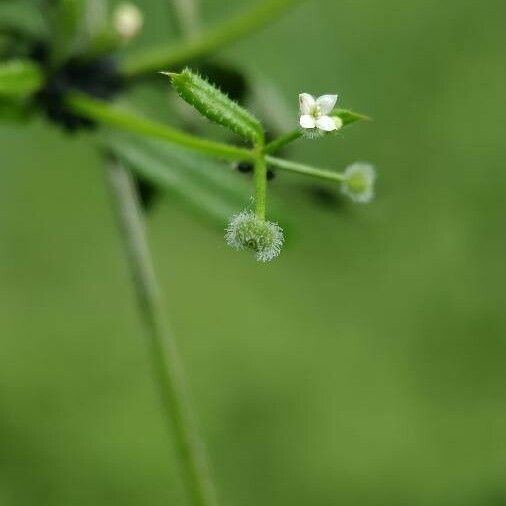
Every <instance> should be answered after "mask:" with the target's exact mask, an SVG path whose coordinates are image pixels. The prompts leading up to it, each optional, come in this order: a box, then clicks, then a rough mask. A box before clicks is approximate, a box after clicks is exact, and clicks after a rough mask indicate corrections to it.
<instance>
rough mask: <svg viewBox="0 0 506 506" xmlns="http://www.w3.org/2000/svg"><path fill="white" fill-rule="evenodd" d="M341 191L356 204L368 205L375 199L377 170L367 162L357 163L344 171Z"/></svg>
mask: <svg viewBox="0 0 506 506" xmlns="http://www.w3.org/2000/svg"><path fill="white" fill-rule="evenodd" d="M343 175H344V180H343V182H342V184H341V191H342V193H344V194H345V195H346V196H348V197H349V198H350V199H351V200H353V201H354V202H358V203H360V204H367V203H368V202H371V200H372V199H373V198H374V183H375V181H376V169H375V167H374V165H371V164H370V163H367V162H355V163H353V164H351V165H350V166H348V167H347V168H346V170H345V171H344V174H343Z"/></svg>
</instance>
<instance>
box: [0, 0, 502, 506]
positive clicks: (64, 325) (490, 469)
mask: <svg viewBox="0 0 506 506" xmlns="http://www.w3.org/2000/svg"><path fill="white" fill-rule="evenodd" d="M139 3H140V4H142V5H143V7H144V9H145V14H146V28H145V32H144V34H143V35H142V37H141V39H140V40H139V41H138V45H139V46H142V45H144V46H148V45H149V44H150V43H152V42H154V41H156V40H159V39H161V38H162V37H168V36H169V35H170V28H169V25H170V22H169V20H168V15H167V13H168V9H167V5H166V3H165V2H163V1H162V0H149V1H148V0H146V1H144V2H142V3H141V2H139ZM252 3H253V1H252V0H244V1H243V0H241V1H237V0H236V1H235V2H233V5H232V3H231V2H224V1H218V0H203V1H202V13H203V16H204V19H205V20H206V22H207V23H212V22H217V21H219V20H221V19H224V18H225V17H226V16H228V15H229V14H230V12H231V11H232V10H235V9H236V8H240V7H241V5H242V4H244V5H247V4H249V5H251V4H252ZM505 18H506V3H505V2H504V1H503V0H485V1H483V2H479V3H478V2H475V1H472V0H449V1H445V2H442V1H441V0H409V1H405V0H384V1H382V2H378V1H377V0H339V1H338V0H313V1H307V2H306V3H305V4H303V5H302V6H301V7H300V8H297V9H296V10H294V11H292V12H291V13H290V14H289V15H288V16H286V17H284V18H283V19H282V20H280V21H278V22H276V23H274V24H272V25H270V26H269V27H268V28H267V29H264V30H263V31H262V32H260V33H258V34H256V35H254V36H252V37H249V38H248V39H247V40H244V41H241V42H240V43H237V44H235V45H234V46H233V47H232V48H228V49H226V50H224V51H222V52H221V53H220V55H221V56H222V57H223V58H224V59H226V61H228V62H231V63H238V64H240V65H241V66H242V67H243V68H246V69H248V70H254V71H258V72H261V73H263V74H264V75H266V76H269V78H270V79H271V80H272V81H273V82H275V83H277V84H278V85H279V88H280V90H281V91H282V93H283V96H284V97H286V100H288V101H291V102H292V103H293V114H294V118H296V115H297V103H296V102H297V100H296V98H297V94H298V93H300V92H302V91H307V92H311V93H314V94H321V93H325V92H327V93H328V92H332V91H334V90H335V91H338V92H339V94H340V102H339V104H340V105H341V106H343V107H347V108H352V109H355V110H358V111H362V112H365V113H367V114H369V115H370V116H372V117H373V118H374V122H373V123H369V124H360V125H357V126H356V127H353V128H350V129H349V130H346V131H345V132H344V133H343V134H342V136H341V137H340V139H339V141H336V140H335V139H328V140H327V139H325V140H323V141H321V142H308V141H301V142H299V143H298V144H297V145H296V146H294V148H293V150H292V151H291V154H290V157H291V158H293V159H298V160H301V161H307V162H310V163H314V164H319V165H322V166H327V167H335V168H340V169H341V168H343V167H345V166H346V165H347V164H348V163H350V162H352V161H355V160H356V159H365V160H370V161H372V162H374V163H375V164H376V165H377V167H378V171H379V174H380V177H379V180H378V188H377V199H376V201H375V202H374V203H373V204H371V205H369V206H353V205H348V204H346V203H340V204H339V205H332V206H322V205H321V201H320V200H317V199H315V197H314V192H313V191H310V188H309V187H310V186H312V183H311V182H310V181H307V180H301V179H300V178H297V177H292V176H288V175H284V174H280V175H279V176H278V178H276V180H275V181H274V182H273V183H272V185H271V188H272V193H273V194H275V195H276V194H277V198H281V199H283V200H284V201H285V205H286V207H287V209H288V210H289V215H290V216H289V220H290V222H291V224H292V227H291V229H290V234H289V238H288V239H289V240H288V243H287V246H286V248H285V249H284V251H283V253H282V255H281V257H280V258H279V259H278V260H277V261H275V262H273V263H272V264H269V265H259V264H257V263H255V262H254V261H253V260H252V259H251V258H250V257H249V256H248V255H245V254H238V253H235V252H233V251H231V250H229V249H228V248H227V247H226V245H225V243H224V240H223V237H222V235H221V234H219V233H218V232H216V230H214V229H212V228H210V227H209V226H208V225H207V223H206V222H204V221H201V220H198V219H196V217H194V216H193V215H191V214H188V212H187V211H186V210H185V209H184V208H183V207H181V205H180V204H179V203H178V202H177V201H175V200H174V199H173V198H172V196H171V195H170V193H168V194H165V195H164V196H163V197H162V198H161V199H160V200H159V202H158V203H157V205H156V206H155V208H154V209H153V211H152V212H151V213H150V215H149V219H148V227H149V238H150V242H151V245H152V248H153V253H154V257H155V260H156V265H157V269H158V272H159V275H160V278H161V283H162V286H163V289H164V291H165V295H166V307H167V312H168V313H169V315H170V318H171V321H172V326H173V329H174V331H175V332H176V334H177V339H178V342H179V344H180V348H181V352H182V355H183V358H184V361H185V364H186V369H187V373H188V376H189V382H190V385H191V389H192V393H193V397H194V401H195V405H196V408H197V414H198V420H199V425H200V428H201V429H202V433H203V436H204V438H205V441H206V444H207V446H208V449H209V452H210V455H211V460H212V467H213V473H214V475H215V478H216V481H217V485H218V488H219V494H220V498H221V499H222V502H221V504H223V505H233V506H258V505H265V506H268V505H271V506H279V505H290V506H303V505H304V506H306V505H315V506H316V505H317V506H331V505H336V504H343V505H354V506H372V505H379V504H381V505H383V504H385V505H389V506H406V505H408V504H409V505H411V506H429V505H430V506H440V505H441V506H443V505H444V506H453V505H455V506H457V505H458V506H467V505H474V506H476V505H478V506H500V505H505V504H506V481H505V474H504V470H505V468H506V369H505V363H506V311H505V296H504V289H505V286H506V267H505V258H504V257H505V254H504V252H505V248H506V237H505V211H506V198H505V196H504V189H505V187H506V171H505V170H504V164H505V160H506V144H505V141H504V125H505V121H506V114H505V112H504V111H505V108H504V97H505V94H504V89H505V82H506V65H505V64H504V47H505V42H506V40H505V32H504V19H505ZM288 128H290V125H288V126H287V129H288ZM0 132H1V133H0V152H1V165H2V172H1V174H2V181H1V184H0V335H1V340H0V357H1V360H0V403H1V404H0V504H1V505H2V506H4V505H5V506H11V505H12V506H25V505H34V504H37V505H39V506H63V505H65V506H70V505H72V506H81V505H94V506H102V505H104V506H105V505H108V506H109V505H111V504H121V505H123V506H139V505H143V506H147V505H149V506H158V505H167V504H175V505H176V504H177V505H179V504H181V505H183V504H186V500H185V497H184V493H183V490H182V488H181V485H180V475H179V472H178V469H177V467H176V464H175V462H174V448H173V445H172V442H171V440H170V438H169V435H168V434H167V433H166V431H165V429H164V425H163V421H162V415H161V411H160V407H159V403H158V398H157V395H156V390H155V388H154V386H153V384H152V380H151V375H150V368H149V357H148V354H147V351H146V347H145V342H144V336H143V332H142V327H141V325H140V322H139V318H138V313H137V311H136V305H135V298H134V294H133V291H132V287H131V284H130V282H129V276H128V270H127V266H126V263H125V259H124V255H123V251H122V249H121V242H120V239H119V237H118V233H117V230H116V228H115V222H114V216H113V213H112V211H111V208H110V202H109V200H108V193H107V189H106V187H105V184H104V178H103V168H102V166H101V163H100V159H99V157H98V156H97V154H96V152H95V150H94V148H93V146H92V144H90V143H89V142H88V139H87V138H86V137H87V136H77V137H68V136H66V135H65V134H63V133H61V132H60V131H58V130H57V129H55V128H52V127H48V124H47V123H44V122H42V121H41V120H40V121H36V122H35V123H32V124H31V125H30V126H29V127H19V126H18V127H17V126H5V125H4V126H1V127H0ZM339 202H340V201H339ZM339 202H338V203H339ZM275 218H276V217H275Z"/></svg>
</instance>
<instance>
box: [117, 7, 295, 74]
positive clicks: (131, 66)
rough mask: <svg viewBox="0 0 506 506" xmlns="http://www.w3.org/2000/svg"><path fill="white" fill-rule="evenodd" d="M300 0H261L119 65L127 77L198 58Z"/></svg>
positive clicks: (263, 23) (248, 31)
mask: <svg viewBox="0 0 506 506" xmlns="http://www.w3.org/2000/svg"><path fill="white" fill-rule="evenodd" d="M300 1H301V0H264V1H263V2H261V3H259V4H258V5H256V6H255V7H253V8H252V9H251V10H249V11H246V12H244V13H242V14H238V15H237V16H235V17H233V18H231V19H229V20H227V21H224V22H223V23H221V24H220V25H218V26H217V27H215V28H211V29H209V30H207V31H204V32H202V33H201V34H200V35H198V36H196V37H194V38H192V39H190V40H187V41H183V42H181V43H176V44H174V45H171V46H165V47H160V48H155V49H152V50H149V51H144V52H142V53H138V54H137V55H135V54H134V55H132V56H131V57H130V58H128V59H127V60H126V61H125V62H124V65H123V68H122V72H123V74H124V75H126V76H127V77H135V76H138V75H141V74H146V73H150V72H156V71H159V70H164V69H169V70H170V69H172V68H174V67H176V66H178V65H181V64H184V63H186V62H188V61H189V60H192V59H196V58H201V57H204V56H207V55H209V54H210V53H214V52H216V51H217V50H218V49H220V48H222V47H224V46H226V45H228V44H231V43H232V42H235V41H236V40H238V39H241V38H243V37H245V36H246V35H248V34H250V33H252V32H254V31H255V30H257V29H258V28H260V27H262V26H263V25H265V24H267V23H268V22H269V21H271V20H272V19H274V18H276V17H277V16H279V15H280V14H281V13H282V12H284V11H285V10H286V9H288V8H289V7H291V6H292V5H295V4H296V3H298V2H300Z"/></svg>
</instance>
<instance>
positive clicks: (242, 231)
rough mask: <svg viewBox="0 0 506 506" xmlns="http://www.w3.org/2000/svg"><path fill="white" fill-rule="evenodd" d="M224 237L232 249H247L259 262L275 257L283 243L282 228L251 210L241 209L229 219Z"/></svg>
mask: <svg viewBox="0 0 506 506" xmlns="http://www.w3.org/2000/svg"><path fill="white" fill-rule="evenodd" d="M225 239H226V241H227V244H228V245H229V246H231V247H232V248H234V249H237V250H242V249H248V250H250V251H252V252H253V253H254V254H255V258H256V259H257V260H258V261H259V262H269V261H270V260H273V259H274V258H276V257H277V256H278V255H279V253H280V251H281V247H282V245H283V229H282V228H281V227H280V226H279V225H278V224H277V223H273V222H271V221H264V220H261V219H259V218H258V217H257V216H256V215H255V213H254V212H253V211H242V212H240V213H239V214H236V215H235V216H233V217H232V219H231V220H230V223H229V225H228V227H227V230H226V234H225Z"/></svg>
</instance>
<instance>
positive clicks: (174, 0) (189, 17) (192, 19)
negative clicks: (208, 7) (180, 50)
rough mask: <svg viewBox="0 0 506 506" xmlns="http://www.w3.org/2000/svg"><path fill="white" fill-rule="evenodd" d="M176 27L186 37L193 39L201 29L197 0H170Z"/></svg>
mask: <svg viewBox="0 0 506 506" xmlns="http://www.w3.org/2000/svg"><path fill="white" fill-rule="evenodd" d="M168 1H169V5H170V7H171V13H172V17H173V18H174V20H175V23H174V24H175V25H176V29H177V30H178V32H179V34H180V35H181V36H182V37H183V38H185V39H191V38H192V37H195V35H196V34H197V33H198V31H199V19H198V6H197V0H168Z"/></svg>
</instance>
